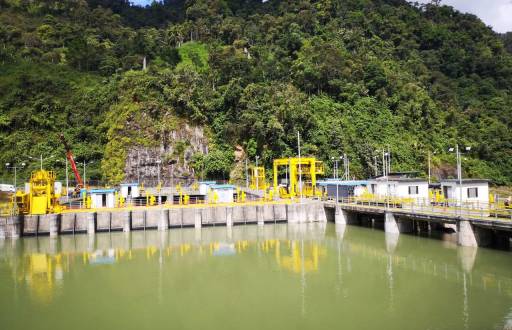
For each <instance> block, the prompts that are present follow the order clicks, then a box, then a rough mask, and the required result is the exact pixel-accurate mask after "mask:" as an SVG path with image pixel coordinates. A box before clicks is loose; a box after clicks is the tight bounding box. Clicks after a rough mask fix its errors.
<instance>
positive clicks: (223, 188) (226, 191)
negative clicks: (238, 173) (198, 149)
mask: <svg viewBox="0 0 512 330" xmlns="http://www.w3.org/2000/svg"><path fill="white" fill-rule="evenodd" d="M210 189H211V192H212V194H217V203H233V201H234V198H233V195H234V194H235V190H236V187H235V186H233V185H230V184H218V185H211V186H210Z"/></svg>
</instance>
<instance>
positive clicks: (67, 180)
mask: <svg viewBox="0 0 512 330" xmlns="http://www.w3.org/2000/svg"><path fill="white" fill-rule="evenodd" d="M56 162H59V163H62V160H60V159H57V160H56ZM64 164H65V166H66V202H68V201H69V193H68V192H69V176H68V158H67V157H66V158H64Z"/></svg>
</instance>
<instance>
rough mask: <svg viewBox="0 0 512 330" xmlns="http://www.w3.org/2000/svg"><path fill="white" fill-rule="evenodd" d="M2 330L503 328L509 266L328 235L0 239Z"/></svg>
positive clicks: (270, 228)
mask: <svg viewBox="0 0 512 330" xmlns="http://www.w3.org/2000/svg"><path fill="white" fill-rule="evenodd" d="M0 320H1V321H0V322H1V328H2V329H9V330H13V329H52V330H59V329H74V330H81V329H223V330H224V329H244V330H247V329H255V330H256V329H258V330H259V329H283V330H284V329H512V254H511V252H509V251H500V250H492V249H485V248H467V247H460V246H457V244H456V241H455V240H454V238H453V237H450V235H445V236H444V237H442V239H440V238H426V237H419V236H414V235H404V234H402V235H400V236H398V235H390V234H385V233H384V232H383V231H381V230H373V229H370V228H363V227H356V226H344V225H343V226H340V225H334V224H330V223H329V224H322V223H312V224H293V225H292V224H275V225H264V226H257V225H247V226H233V227H224V226H222V227H203V228H183V229H171V230H169V231H164V232H161V231H132V232H128V233H123V232H112V233H98V234H95V235H76V236H73V235H61V236H58V237H52V238H50V237H43V236H40V237H24V238H22V239H17V240H0Z"/></svg>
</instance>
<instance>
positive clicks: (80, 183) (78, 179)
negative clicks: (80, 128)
mask: <svg viewBox="0 0 512 330" xmlns="http://www.w3.org/2000/svg"><path fill="white" fill-rule="evenodd" d="M60 140H61V141H62V144H64V148H65V149H66V158H67V159H68V161H69V163H70V164H71V169H72V170H73V173H74V174H75V178H76V182H77V185H76V190H79V189H81V188H83V186H84V182H83V181H82V177H81V176H80V173H78V169H77V168H76V163H75V159H74V158H73V153H72V152H71V149H70V148H69V145H68V143H67V141H66V138H64V134H61V135H60Z"/></svg>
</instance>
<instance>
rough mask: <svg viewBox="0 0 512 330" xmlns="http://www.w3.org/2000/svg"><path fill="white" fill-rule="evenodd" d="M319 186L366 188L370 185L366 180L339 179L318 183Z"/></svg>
mask: <svg viewBox="0 0 512 330" xmlns="http://www.w3.org/2000/svg"><path fill="white" fill-rule="evenodd" d="M317 184H318V185H319V186H365V185H368V181H366V180H350V181H344V180H338V179H327V180H323V181H317Z"/></svg>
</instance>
